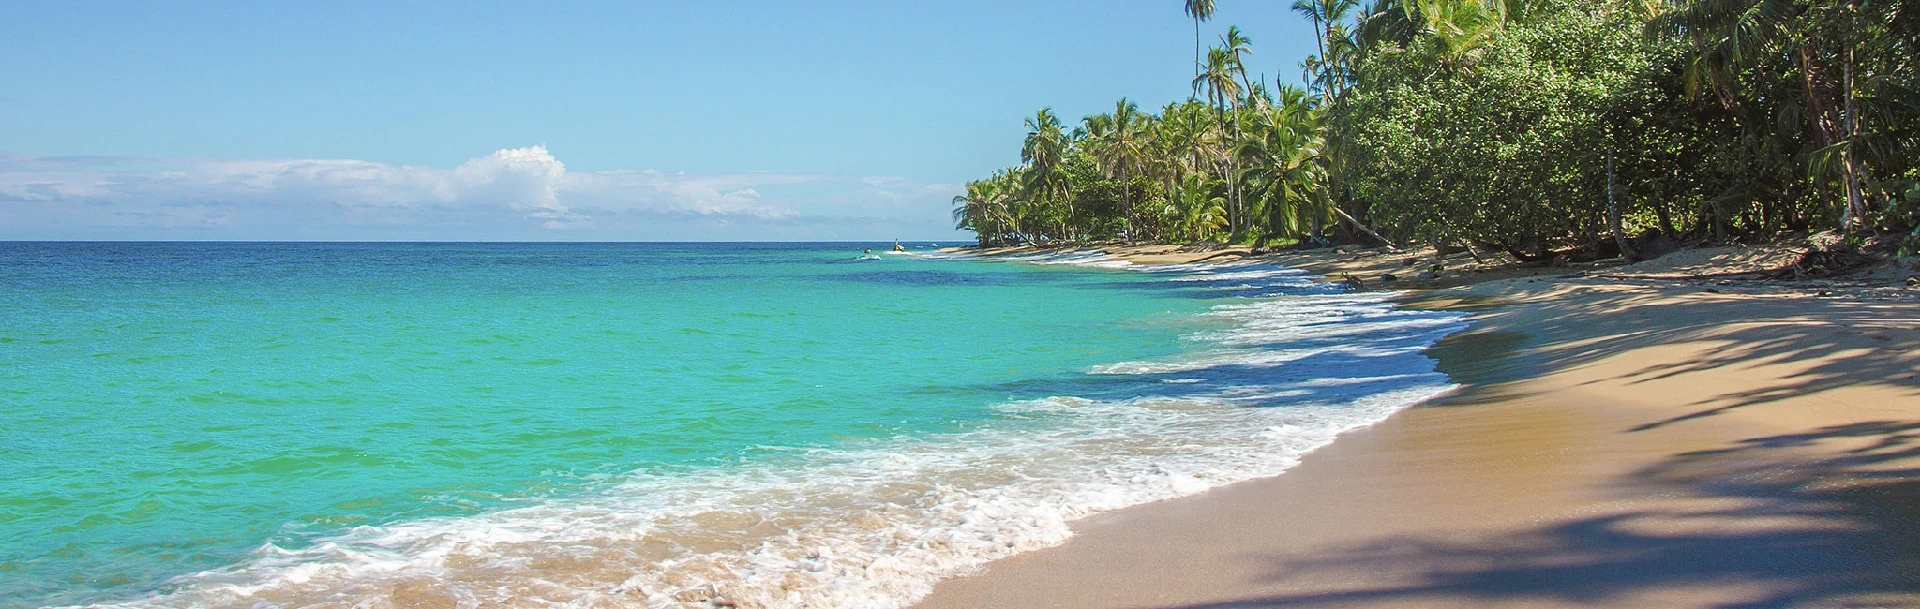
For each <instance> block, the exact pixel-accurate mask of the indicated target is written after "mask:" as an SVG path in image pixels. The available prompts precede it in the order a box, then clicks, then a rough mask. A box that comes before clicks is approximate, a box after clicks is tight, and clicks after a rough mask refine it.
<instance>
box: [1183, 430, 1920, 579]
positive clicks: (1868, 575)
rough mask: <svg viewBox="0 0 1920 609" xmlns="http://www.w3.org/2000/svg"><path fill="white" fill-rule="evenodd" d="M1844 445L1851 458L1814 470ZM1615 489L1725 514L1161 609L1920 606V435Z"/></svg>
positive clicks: (1580, 532) (1379, 557)
mask: <svg viewBox="0 0 1920 609" xmlns="http://www.w3.org/2000/svg"><path fill="white" fill-rule="evenodd" d="M1835 444H1838V445H1844V446H1850V447H1852V448H1847V449H1844V450H1825V451H1820V452H1819V453H1818V454H1821V455H1823V456H1822V457H1821V458H1818V459H1816V460H1812V461H1808V460H1807V459H1806V458H1807V455H1809V454H1810V452H1809V451H1817V450H1819V449H1820V448H1821V447H1823V446H1826V447H1829V448H1830V447H1831V445H1835ZM1622 482H1623V483H1625V484H1628V485H1642V486H1644V485H1653V486H1654V487H1656V488H1670V489H1673V492H1674V493H1684V494H1687V495H1689V496H1694V497H1698V498H1702V499H1709V500H1711V499H1719V500H1720V501H1708V502H1698V503H1689V504H1688V505H1689V506H1691V507H1688V508H1685V509H1659V508H1651V509H1649V508H1642V509H1631V510H1621V511H1615V512H1612V513H1607V514H1603V515H1597V516H1592V517H1586V518H1581V519H1577V520H1572V521H1566V522H1562V523H1558V524H1553V525H1550V526H1545V527H1540V528H1536V529H1531V530H1524V531H1519V532H1513V533H1504V534H1499V535H1495V536H1493V537H1489V538H1478V539H1470V540H1461V539H1454V538H1448V539H1436V538H1421V537H1403V538H1392V539H1387V540H1384V541H1379V542H1376V543H1369V544H1365V545H1359V546H1354V547H1346V548H1314V549H1312V551H1311V553H1310V554H1300V555H1285V556H1282V555H1274V556H1267V557H1264V559H1265V560H1271V561H1273V562H1274V564H1275V570H1274V571H1273V572H1272V573H1271V574H1270V576H1269V577H1270V582H1269V583H1271V584H1273V585H1277V586H1288V585H1290V584H1289V582H1299V581H1308V580H1314V579H1316V578H1315V576H1316V575H1325V574H1338V573H1389V574H1397V575H1399V577H1395V578H1391V581H1393V582H1394V583H1392V584H1390V585H1380V586H1372V587H1368V586H1349V587H1344V588H1341V589H1335V590H1315V591H1310V592H1302V593H1299V594H1289V595H1278V596H1269V597H1263V598H1253V599H1244V600H1237V601H1230V602H1220V603H1206V604H1196V605H1181V606H1178V607H1177V608H1176V607H1167V608H1165V609H1229V608H1232V609H1252V608H1266V607H1340V606H1349V605H1365V604H1372V603H1398V604H1400V605H1404V606H1415V607H1417V606H1422V605H1423V604H1438V603H1448V604H1469V605H1471V604H1491V603H1512V604H1520V605H1525V604H1547V603H1554V604H1595V605H1604V606H1633V604H1634V603H1635V602H1636V601H1641V602H1644V599H1645V598H1646V597H1645V596H1643V595H1645V594H1648V593H1655V594H1658V593H1662V592H1676V593H1679V592H1681V591H1684V590H1687V589H1692V588H1696V587H1699V586H1740V587H1741V588H1740V589H1741V590H1743V591H1750V592H1749V593H1748V594H1747V596H1746V597H1745V598H1741V599H1739V600H1734V601H1729V602H1721V603H1719V604H1716V605H1713V606H1716V607H1725V608H1728V609H1775V608H1788V607H1813V606H1819V607H1832V606H1841V607H1877V606H1912V605H1913V604H1915V603H1920V522H1917V521H1916V517H1915V516H1916V514H1915V511H1916V510H1915V509H1914V506H1915V505H1920V422H1890V421H1882V422H1873V423H1861V424H1854V425H1841V426H1834V427H1828V428H1825V429H1821V430H1818V431H1816V432H1812V433H1804V434H1790V435H1780V436H1769V437H1758V438H1751V439H1748V440H1744V441H1741V442H1738V443H1736V444H1734V445H1732V446H1729V447H1727V448H1724V449H1718V450H1712V451H1702V452H1695V453H1686V454H1680V455H1674V456H1673V457H1672V458H1670V459H1668V460H1666V461H1664V462H1662V463H1659V464H1657V465H1655V466H1652V467H1649V468H1647V469H1644V470H1641V471H1639V472H1635V473H1634V474H1632V475H1630V476H1629V479H1628V480H1624V481H1622ZM1701 504H1704V505H1708V506H1712V507H1710V508H1707V509H1699V508H1698V505H1701ZM1319 579H1322V580H1324V578H1319ZM1400 605H1396V606H1400Z"/></svg>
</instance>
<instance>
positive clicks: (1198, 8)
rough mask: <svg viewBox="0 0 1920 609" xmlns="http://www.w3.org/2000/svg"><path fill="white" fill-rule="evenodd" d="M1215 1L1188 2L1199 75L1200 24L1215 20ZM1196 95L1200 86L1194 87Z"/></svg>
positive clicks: (1194, 69) (1194, 62)
mask: <svg viewBox="0 0 1920 609" xmlns="http://www.w3.org/2000/svg"><path fill="white" fill-rule="evenodd" d="M1213 9H1214V0H1187V16H1188V17H1192V18H1193V72H1194V74H1196V75H1197V74H1199V73H1200V70H1201V64H1200V22H1202V21H1207V20H1210V19H1213ZM1193 91H1194V94H1196V95H1198V94H1199V92H1200V87H1199V85H1195V86H1194V89H1193Z"/></svg>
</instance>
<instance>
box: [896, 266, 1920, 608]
mask: <svg viewBox="0 0 1920 609" xmlns="http://www.w3.org/2000/svg"><path fill="white" fill-rule="evenodd" d="M1123 253H1127V254H1130V255H1132V254H1137V256H1136V259H1137V260H1141V261H1143V262H1177V261H1181V260H1182V259H1193V258H1195V257H1204V256H1209V255H1216V254H1217V252H1215V253H1192V252H1189V253H1179V252H1172V251H1170V250H1169V251H1159V250H1147V251H1143V252H1123ZM1423 255H1424V256H1427V257H1428V258H1431V252H1426V253H1425V254H1421V253H1418V252H1406V253H1389V252H1380V251H1373V252H1341V253H1338V254H1329V253H1325V252H1322V253H1319V254H1281V255H1278V256H1276V257H1275V258H1276V259H1278V260H1279V261H1281V262H1283V263H1286V264H1290V265H1293V266H1297V267H1300V268H1305V269H1308V270H1311V271H1313V272H1316V273H1323V274H1337V273H1341V272H1352V273H1355V274H1356V275H1364V278H1365V279H1366V280H1367V281H1368V282H1369V283H1376V281H1375V280H1376V279H1377V277H1378V274H1379V273H1381V272H1388V271H1385V270H1386V269H1393V268H1405V267H1406V266H1407V265H1406V264H1405V262H1404V260H1407V259H1419V258H1420V257H1421V256H1423ZM1183 257H1184V258H1183ZM1424 262H1425V261H1424V260H1423V261H1422V264H1424ZM1769 264H1777V257H1776V256H1772V255H1770V254H1768V253H1766V252H1760V253H1755V252H1754V251H1752V250H1751V249H1729V248H1723V249H1719V250H1702V251H1695V252H1682V253H1681V254H1676V255H1674V256H1671V257H1669V258H1667V259H1662V260H1655V261H1650V262H1647V263H1641V264H1638V265H1632V266H1623V267H1618V268H1615V269H1608V270H1607V272H1606V273H1604V274H1605V275H1606V276H1599V275H1601V273H1600V272H1599V270H1592V271H1582V270H1570V269H1568V268H1557V269H1524V268H1510V267H1509V268H1488V269H1482V270H1481V272H1475V271H1472V270H1469V271H1462V272H1461V273H1462V274H1464V275H1466V277H1460V276H1457V275H1456V276H1455V277H1452V278H1449V277H1447V276H1445V274H1443V276H1442V277H1440V278H1437V279H1436V280H1435V281H1432V282H1429V285H1430V286H1431V287H1435V288H1445V289H1432V290H1428V291H1424V292H1417V293H1411V294H1409V296H1407V297H1406V298H1405V300H1406V301H1407V302H1408V304H1409V305H1410V306H1430V307H1453V308H1462V309H1466V310H1471V311H1474V312H1475V318H1474V324H1473V326H1472V327H1471V328H1470V329H1469V330H1467V331H1466V332H1463V333H1461V334H1457V335H1454V336H1453V337H1450V338H1448V339H1447V340H1445V341H1443V342H1442V343H1441V344H1439V345H1437V346H1436V347H1434V348H1433V349H1432V351H1431V352H1430V353H1431V355H1433V356H1434V357H1435V358H1436V359H1437V360H1438V361H1439V363H1440V364H1439V365H1440V369H1441V370H1442V371H1444V372H1447V373H1448V374H1450V375H1452V376H1453V378H1454V379H1455V380H1456V382H1459V383H1461V384H1462V389H1461V390H1459V391H1458V392H1456V393H1454V394H1452V395H1450V396H1448V397H1445V398H1442V399H1439V400H1436V401H1434V402H1431V403H1428V404H1424V405H1421V406H1417V407H1414V408H1411V409H1408V410H1405V411H1403V412H1401V413H1399V414H1396V415H1395V416H1393V417H1392V418H1390V419H1388V420H1387V421H1385V422H1382V423H1380V424H1377V425H1374V426H1371V427H1368V428H1365V429H1361V430H1356V431H1354V432H1350V433H1349V434H1347V435H1344V436H1342V437H1341V439H1340V440H1338V441H1336V442H1335V443H1334V444H1333V445H1331V446H1329V447H1326V448H1323V449H1321V450H1319V451H1316V452H1314V453H1312V454H1310V455H1308V456H1307V457H1306V458H1305V459H1304V461H1303V462H1302V463H1301V464H1300V465H1299V466H1297V467H1295V468H1294V469H1292V470H1289V471H1288V472H1286V473H1285V474H1282V475H1280V476H1276V477H1273V478H1267V479H1262V480H1256V481H1252V482H1247V483H1242V484H1237V485H1231V486H1227V487H1222V488H1219V489H1215V490H1213V491H1210V492H1207V493H1204V494H1201V495H1197V496H1193V497H1188V498H1184V499H1177V500H1171V501H1163V502H1159V503H1153V504H1148V505H1144V506H1137V507H1133V508H1128V509H1123V510H1119V511H1116V512H1110V513H1106V514H1101V515H1097V516H1094V517H1091V518H1087V519H1085V520H1082V521H1079V522H1077V523H1075V524H1074V529H1075V531H1076V536H1075V537H1074V538H1072V539H1070V540H1069V541H1068V542H1067V543H1066V544H1065V545H1062V546H1058V547H1054V548H1049V549H1044V550H1039V551H1035V552H1030V553H1026V554H1020V555H1016V556H1013V557H1010V558H1007V559H1003V560H1000V561H997V562H994V563H991V564H989V565H988V566H987V568H986V569H985V570H984V571H983V572H981V573H979V574H976V575H972V576H968V577H962V578H958V579H953V580H948V581H945V582H942V583H941V584H940V585H939V586H938V587H937V588H936V589H935V590H934V593H933V595H932V596H931V597H929V598H927V599H925V600H924V601H923V602H922V603H920V604H919V605H917V607H921V608H923V609H948V608H970V609H978V608H993V607H1074V608H1103V607H1112V608H1122V607H1124V608H1190V609H1200V608H1207V609H1228V608H1232V609H1250V608H1256V607H1756V608H1758V607H1920V377H1916V374H1920V299H1916V297H1915V294H1916V291H1915V290H1913V289H1909V288H1905V287H1902V286H1900V284H1899V283H1898V281H1897V279H1899V278H1895V279H1893V280H1889V279H1887V278H1884V277H1883V278H1880V279H1879V280H1876V281H1870V282H1853V283H1848V282H1846V281H1840V282H1826V283H1818V282H1816V283H1807V282H1795V283H1782V282H1759V281H1727V280H1714V279H1695V278H1691V277H1694V276H1697V275H1701V274H1711V273H1712V272H1715V271H1720V272H1724V271H1728V270H1730V269H1731V270H1739V269H1742V268H1747V267H1755V268H1758V267H1764V266H1766V265H1769ZM1887 273H1892V274H1900V275H1904V274H1906V273H1907V271H1905V270H1904V269H1899V268H1895V269H1893V270H1891V271H1887ZM1582 274H1585V275H1587V276H1580V275H1582ZM1489 279H1491V280H1489ZM1822 292H1825V293H1827V294H1828V296H1819V295H1818V294H1820V293H1822Z"/></svg>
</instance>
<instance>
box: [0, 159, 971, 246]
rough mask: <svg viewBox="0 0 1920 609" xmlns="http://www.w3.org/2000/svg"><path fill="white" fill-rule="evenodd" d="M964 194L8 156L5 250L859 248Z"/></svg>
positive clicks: (923, 221)
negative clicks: (31, 244)
mask: <svg viewBox="0 0 1920 609" xmlns="http://www.w3.org/2000/svg"><path fill="white" fill-rule="evenodd" d="M954 188H955V187H953V186H951V185H941V184H919V183H915V182H913V181H910V180H904V179H900V178H870V177H836V176H822V175H809V174H781V173H734V174H685V173H668V172H660V171H625V170H622V171H599V172H570V171H568V170H567V167H566V164H565V163H562V162H561V161H560V160H559V159H557V158H555V157H554V155H553V154H552V153H551V152H550V151H548V150H547V148H546V147H545V146H530V147H526V148H507V149H501V150H497V151H494V152H493V153H492V154H488V155H485V156H481V157H476V158H473V159H470V160H468V161H466V162H464V163H461V164H460V165H458V166H456V167H453V168H451V169H445V168H437V167H423V166H412V165H389V164H385V163H376V162H371V161H361V160H350V159H277V160H247V159H241V160H233V159H146V158H125V157H30V156H23V155H14V154H5V153H0V212H4V213H0V238H77V239H89V238H176V237H172V236H169V235H174V236H177V238H268V239H278V238H323V239H332V238H448V239H496V238H515V239H517V238H538V239H544V238H563V239H568V238H578V239H661V238H665V239H672V238H676V237H677V236H678V237H684V236H688V235H689V233H687V232H686V230H687V229H685V227H688V226H701V227H706V231H705V232H704V233H699V234H698V235H695V236H700V238H720V239H725V238H739V239H760V238H804V237H813V238H846V237H849V236H850V235H842V234H838V233H835V234H824V233H828V232H831V231H826V230H825V229H824V228H823V227H831V226H836V225H837V226H843V227H865V228H864V229H862V230H889V229H891V230H890V232H892V233H894V234H900V233H902V232H905V233H906V234H909V235H943V236H950V235H948V233H950V232H951V229H950V228H946V227H945V226H944V224H945V219H946V215H947V209H948V208H949V207H950V206H949V203H948V199H949V198H950V197H951V196H952V192H949V191H952V190H954ZM676 225H678V226H679V227H680V228H674V227H675V226H676ZM727 227H735V228H732V229H728V228H727ZM739 227H747V228H739ZM730 231H731V232H730ZM542 234H545V235H546V236H544V237H543V236H541V235H542ZM882 234H883V235H884V234H885V233H882ZM568 235H571V236H568Z"/></svg>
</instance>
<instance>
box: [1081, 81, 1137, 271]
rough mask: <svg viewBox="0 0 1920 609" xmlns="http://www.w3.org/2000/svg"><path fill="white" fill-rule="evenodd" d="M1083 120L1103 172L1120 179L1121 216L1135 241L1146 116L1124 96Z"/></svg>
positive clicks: (1090, 143) (1112, 177)
mask: <svg viewBox="0 0 1920 609" xmlns="http://www.w3.org/2000/svg"><path fill="white" fill-rule="evenodd" d="M1083 122H1084V124H1085V125H1086V127H1085V130H1086V132H1087V134H1088V138H1087V142H1088V146H1089V148H1090V150H1089V152H1091V153H1093V155H1094V157H1095V158H1096V160H1097V162H1098V164H1099V166H1100V171H1101V173H1102V174H1104V175H1105V176H1106V177H1107V178H1108V179H1111V180H1115V181H1118V182H1119V183H1120V203H1121V216H1122V218H1123V221H1124V223H1125V226H1126V231H1127V242H1129V243H1131V242H1133V239H1134V230H1133V192H1132V181H1133V176H1134V175H1136V174H1138V173H1140V170H1141V167H1140V166H1141V164H1142V163H1141V157H1142V156H1143V154H1144V150H1143V148H1142V144H1141V130H1142V128H1143V127H1145V123H1146V120H1145V116H1144V115H1142V114H1141V113H1140V107H1139V106H1138V105H1135V104H1134V103H1133V102H1131V101H1127V98H1124V97H1122V98H1120V100H1119V101H1116V102H1114V104H1113V113H1112V114H1096V115H1093V116H1089V117H1087V118H1086V120H1085V121H1083Z"/></svg>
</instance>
